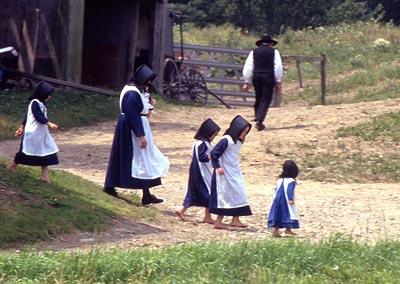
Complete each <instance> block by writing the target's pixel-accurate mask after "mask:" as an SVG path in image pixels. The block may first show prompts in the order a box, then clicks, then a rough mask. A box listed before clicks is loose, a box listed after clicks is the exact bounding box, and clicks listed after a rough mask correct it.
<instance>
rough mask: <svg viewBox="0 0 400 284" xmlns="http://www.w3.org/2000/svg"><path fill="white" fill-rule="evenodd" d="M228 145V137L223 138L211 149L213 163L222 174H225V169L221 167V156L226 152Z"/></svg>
mask: <svg viewBox="0 0 400 284" xmlns="http://www.w3.org/2000/svg"><path fill="white" fill-rule="evenodd" d="M226 147H228V140H227V139H226V138H224V139H221V140H220V141H219V142H218V144H217V145H215V147H214V148H213V149H212V150H211V154H210V156H211V163H212V166H213V168H214V169H216V171H217V172H218V173H219V174H220V175H223V174H224V169H223V168H222V167H221V164H220V162H219V158H220V157H221V156H222V154H223V153H224V151H225V149H226Z"/></svg>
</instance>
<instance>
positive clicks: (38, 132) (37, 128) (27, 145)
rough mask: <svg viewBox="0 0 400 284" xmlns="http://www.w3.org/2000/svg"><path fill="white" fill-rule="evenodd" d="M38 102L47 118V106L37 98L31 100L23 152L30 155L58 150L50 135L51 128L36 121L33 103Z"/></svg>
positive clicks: (45, 154) (42, 155)
mask: <svg viewBox="0 0 400 284" xmlns="http://www.w3.org/2000/svg"><path fill="white" fill-rule="evenodd" d="M33 102H37V103H38V104H39V107H40V110H41V111H42V112H43V114H44V116H45V117H46V118H47V109H46V106H45V105H44V104H43V103H42V102H40V101H39V100H37V99H34V100H32V101H31V102H30V104H29V106H28V114H27V116H26V124H25V129H24V138H23V140H22V153H24V154H26V155H29V156H39V157H44V156H47V155H51V154H54V153H57V152H58V147H57V145H56V143H55V142H54V139H53V137H52V136H51V135H50V132H49V128H48V126H47V125H46V124H41V123H40V122H38V121H36V119H35V117H34V116H33V112H32V103H33Z"/></svg>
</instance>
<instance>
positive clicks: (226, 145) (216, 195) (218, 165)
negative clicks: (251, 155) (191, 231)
mask: <svg viewBox="0 0 400 284" xmlns="http://www.w3.org/2000/svg"><path fill="white" fill-rule="evenodd" d="M250 129H251V124H250V123H249V122H248V121H247V120H246V119H244V118H243V117H242V116H240V115H237V116H236V117H235V118H234V119H233V120H232V122H231V124H230V126H229V128H228V130H227V131H226V132H225V134H224V136H223V137H222V138H221V140H220V141H219V142H218V144H217V145H215V147H214V148H213V149H212V150H211V162H212V165H213V168H214V173H213V176H212V181H211V195H210V213H212V214H217V215H218V216H217V219H216V220H215V223H214V228H215V229H227V228H228V226H227V225H226V224H224V223H223V222H222V221H223V218H224V216H232V221H231V222H230V224H229V225H231V226H233V227H239V228H246V227H247V225H246V224H243V223H242V222H241V221H240V220H239V217H240V216H249V215H252V213H251V209H250V205H249V202H248V200H247V196H246V192H245V191H246V190H245V182H244V177H243V174H242V171H241V169H240V148H241V146H242V144H243V143H244V140H245V137H246V135H247V134H248V133H249V131H250Z"/></svg>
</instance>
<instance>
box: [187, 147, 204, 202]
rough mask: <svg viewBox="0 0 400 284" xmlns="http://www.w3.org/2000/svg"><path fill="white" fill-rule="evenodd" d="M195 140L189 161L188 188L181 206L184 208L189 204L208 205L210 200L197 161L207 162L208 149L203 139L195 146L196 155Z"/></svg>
mask: <svg viewBox="0 0 400 284" xmlns="http://www.w3.org/2000/svg"><path fill="white" fill-rule="evenodd" d="M196 142H197V141H196ZM196 142H195V143H194V145H193V155H192V162H191V163H190V169H189V181H188V189H187V192H186V196H185V200H184V201H183V207H185V208H188V207H190V206H199V207H208V204H209V200H210V193H209V189H208V188H207V185H206V182H205V181H204V179H203V176H202V173H201V170H200V167H199V162H200V163H208V162H209V161H210V159H209V156H208V152H209V150H210V149H209V148H208V146H207V144H206V142H204V141H203V142H202V143H201V144H200V145H199V146H198V147H197V155H196ZM209 182H210V181H209Z"/></svg>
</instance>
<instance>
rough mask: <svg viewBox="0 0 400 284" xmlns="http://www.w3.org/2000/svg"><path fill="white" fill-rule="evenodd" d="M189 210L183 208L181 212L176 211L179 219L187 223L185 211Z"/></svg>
mask: <svg viewBox="0 0 400 284" xmlns="http://www.w3.org/2000/svg"><path fill="white" fill-rule="evenodd" d="M186 209H187V208H185V207H183V206H182V208H181V209H180V210H176V211H175V213H176V215H178V217H179V219H181V220H182V221H185V211H186Z"/></svg>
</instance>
